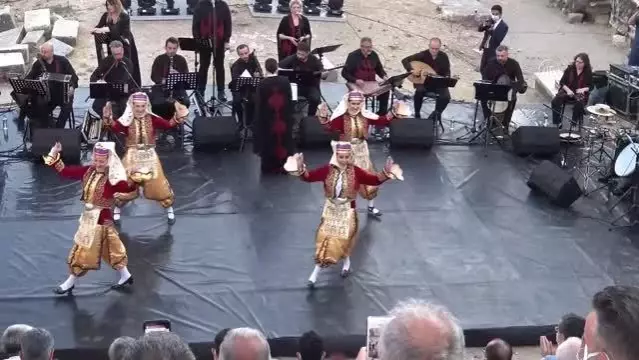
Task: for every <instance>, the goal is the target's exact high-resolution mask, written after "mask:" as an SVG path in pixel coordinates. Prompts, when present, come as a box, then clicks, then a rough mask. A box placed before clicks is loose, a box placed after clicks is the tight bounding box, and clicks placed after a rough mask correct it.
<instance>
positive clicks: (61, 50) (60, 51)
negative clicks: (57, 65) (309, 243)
mask: <svg viewBox="0 0 639 360" xmlns="http://www.w3.org/2000/svg"><path fill="white" fill-rule="evenodd" d="M51 44H53V53H54V54H56V55H60V56H64V57H69V56H70V55H71V54H73V50H75V49H74V48H73V47H72V46H69V45H67V44H65V43H63V42H62V41H60V40H58V39H51Z"/></svg>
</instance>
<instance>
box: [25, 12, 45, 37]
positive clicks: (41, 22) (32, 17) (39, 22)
mask: <svg viewBox="0 0 639 360" xmlns="http://www.w3.org/2000/svg"><path fill="white" fill-rule="evenodd" d="M24 30H26V32H31V31H36V30H43V31H44V32H47V31H50V30H51V11H50V10H49V9H38V10H29V11H25V13H24Z"/></svg>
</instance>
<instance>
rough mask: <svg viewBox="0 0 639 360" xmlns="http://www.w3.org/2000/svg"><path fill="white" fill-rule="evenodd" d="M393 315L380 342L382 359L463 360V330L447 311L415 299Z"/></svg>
mask: <svg viewBox="0 0 639 360" xmlns="http://www.w3.org/2000/svg"><path fill="white" fill-rule="evenodd" d="M391 316H393V319H392V320H391V321H390V322H389V323H388V324H387V325H386V326H385V327H384V329H383V330H382V334H381V337H380V341H379V343H380V349H379V353H380V358H381V359H397V360H463V358H464V334H463V331H462V329H461V327H460V326H459V325H458V323H457V320H456V319H455V318H454V317H453V316H452V314H450V313H449V312H448V311H447V310H446V309H445V308H443V307H440V306H436V305H432V304H429V303H426V302H422V301H417V300H411V301H408V302H404V303H400V304H399V305H398V306H397V307H396V308H395V309H394V310H393V311H392V312H391Z"/></svg>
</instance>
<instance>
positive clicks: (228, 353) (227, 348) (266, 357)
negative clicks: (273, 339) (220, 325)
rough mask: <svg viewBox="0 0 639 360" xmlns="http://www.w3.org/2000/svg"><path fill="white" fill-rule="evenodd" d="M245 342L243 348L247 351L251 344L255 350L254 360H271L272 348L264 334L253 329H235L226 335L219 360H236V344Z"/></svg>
mask: <svg viewBox="0 0 639 360" xmlns="http://www.w3.org/2000/svg"><path fill="white" fill-rule="evenodd" d="M241 341H242V342H243V344H241V347H242V348H243V349H246V348H247V346H248V344H247V342H251V343H252V344H251V345H254V346H252V347H253V350H254V351H255V358H254V360H270V359H271V347H270V346H269V345H268V341H267V340H266V337H265V336H264V334H262V332H260V331H259V330H255V329H251V328H237V329H233V330H231V331H229V332H228V334H226V336H225V337H224V341H223V342H222V345H221V346H220V357H219V360H234V359H235V356H234V355H235V351H236V343H238V342H241Z"/></svg>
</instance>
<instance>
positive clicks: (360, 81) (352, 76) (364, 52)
mask: <svg viewBox="0 0 639 360" xmlns="http://www.w3.org/2000/svg"><path fill="white" fill-rule="evenodd" d="M376 75H377V76H379V77H380V78H382V79H384V80H386V71H384V65H382V62H381V61H380V60H379V56H377V53H376V52H375V51H374V50H373V40H372V39H371V38H369V37H363V38H362V39H361V40H360V42H359V49H358V50H355V51H353V52H352V53H350V54H348V57H347V58H346V63H345V64H344V68H343V69H342V77H343V78H344V79H345V80H346V81H347V82H349V83H351V84H354V85H356V86H358V87H359V88H360V89H361V88H362V86H364V84H365V82H370V81H376V79H375V76H376ZM389 93H390V92H389V91H387V92H385V93H383V94H380V95H378V96H377V100H378V101H379V111H378V112H377V114H378V115H380V116H383V115H386V113H387V112H388V97H389Z"/></svg>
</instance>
